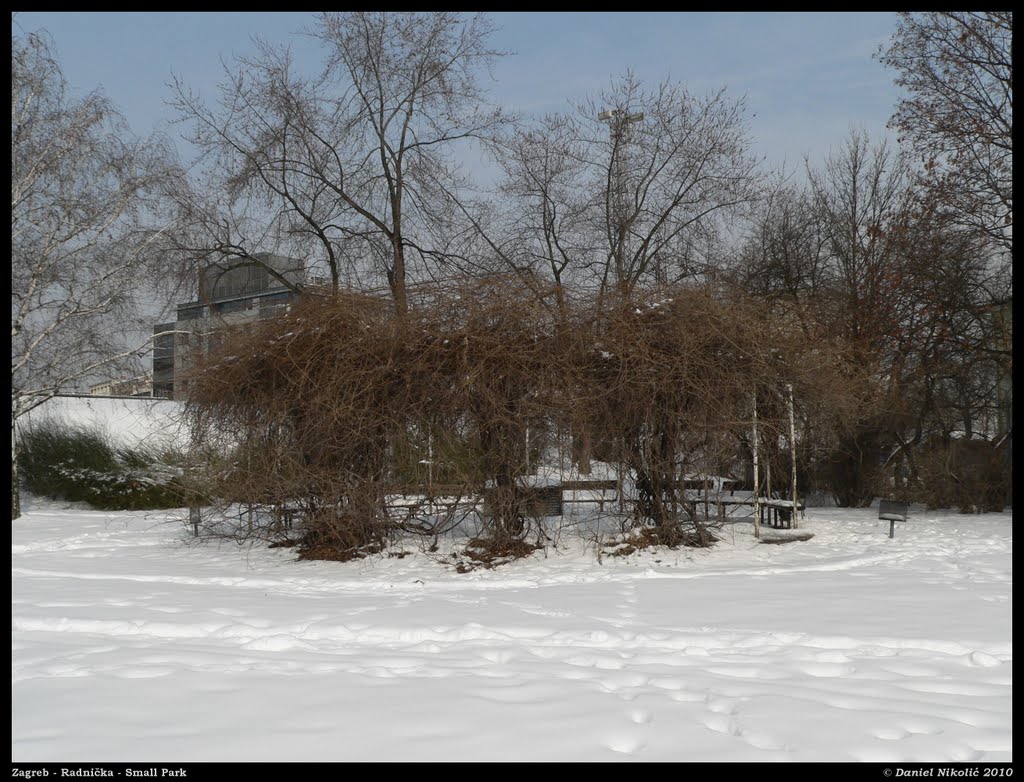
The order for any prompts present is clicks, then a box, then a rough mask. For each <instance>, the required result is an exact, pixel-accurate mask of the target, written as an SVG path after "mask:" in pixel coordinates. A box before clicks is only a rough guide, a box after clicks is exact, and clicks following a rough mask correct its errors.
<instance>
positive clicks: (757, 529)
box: [751, 391, 761, 538]
mask: <svg viewBox="0 0 1024 782" xmlns="http://www.w3.org/2000/svg"><path fill="white" fill-rule="evenodd" d="M751 450H752V451H753V453H754V537H755V538H760V537H761V500H760V493H761V491H760V483H759V480H758V479H759V477H760V476H759V475H758V471H757V467H758V465H757V392H756V391H755V392H754V431H753V437H752V440H751Z"/></svg>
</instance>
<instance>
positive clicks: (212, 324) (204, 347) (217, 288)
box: [153, 253, 306, 399]
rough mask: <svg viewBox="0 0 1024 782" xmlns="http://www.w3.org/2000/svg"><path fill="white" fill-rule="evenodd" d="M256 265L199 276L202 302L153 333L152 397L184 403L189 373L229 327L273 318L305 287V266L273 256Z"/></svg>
mask: <svg viewBox="0 0 1024 782" xmlns="http://www.w3.org/2000/svg"><path fill="white" fill-rule="evenodd" d="M252 257H253V259H254V260H252V261H249V262H243V261H236V262H231V263H216V264H211V265H209V266H207V267H205V268H204V269H203V270H202V271H201V272H200V274H199V285H198V290H199V298H198V300H196V301H190V302H185V303H183V304H179V305H178V308H177V319H176V320H175V321H174V322H173V323H162V324H160V325H158V326H156V327H155V328H154V329H153V396H157V397H163V398H165V399H181V398H184V396H186V395H187V393H188V373H189V370H190V369H191V367H192V366H193V365H194V364H195V362H196V361H197V360H198V359H199V358H200V357H201V356H203V355H205V354H206V353H207V352H208V351H210V350H211V349H212V348H214V347H216V345H217V344H218V341H219V338H220V337H219V332H220V331H221V329H223V328H224V327H225V326H230V325H237V324H240V323H245V322H247V321H252V320H261V319H264V318H269V317H272V316H273V315H275V314H277V313H279V312H281V311H282V310H283V309H284V308H285V307H287V306H288V303H289V302H291V301H293V300H294V299H295V297H296V296H297V293H296V288H299V287H301V285H302V284H303V283H304V281H305V275H306V271H305V265H304V264H303V262H302V261H301V260H298V259H296V258H288V257H285V256H282V255H274V254H272V253H257V254H254V255H253V256H252Z"/></svg>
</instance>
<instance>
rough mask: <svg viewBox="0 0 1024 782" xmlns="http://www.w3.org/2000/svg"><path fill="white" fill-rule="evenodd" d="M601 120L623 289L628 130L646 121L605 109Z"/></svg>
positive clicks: (613, 234)
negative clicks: (608, 144)
mask: <svg viewBox="0 0 1024 782" xmlns="http://www.w3.org/2000/svg"><path fill="white" fill-rule="evenodd" d="M597 118H598V120H600V121H601V122H607V123H608V127H609V130H610V131H611V139H612V161H611V169H610V171H609V182H608V201H609V203H608V205H607V212H608V224H609V239H610V245H611V250H612V257H613V259H614V262H615V274H616V278H617V282H618V283H619V285H620V287H621V286H624V285H625V283H626V279H625V277H626V265H625V253H626V229H627V227H628V226H627V222H628V220H627V218H626V155H625V146H626V143H625V142H626V129H627V128H628V126H629V125H631V124H633V123H634V122H640V121H641V120H642V119H643V118H644V114H643V112H642V111H637V112H629V111H627V110H626V109H606V110H605V111H602V112H600V113H599V114H598V115H597Z"/></svg>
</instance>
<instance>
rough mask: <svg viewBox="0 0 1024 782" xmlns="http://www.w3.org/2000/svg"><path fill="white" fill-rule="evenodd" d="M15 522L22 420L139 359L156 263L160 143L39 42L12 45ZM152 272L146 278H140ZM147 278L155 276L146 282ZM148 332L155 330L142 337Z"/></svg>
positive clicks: (21, 36) (15, 37) (35, 37)
mask: <svg viewBox="0 0 1024 782" xmlns="http://www.w3.org/2000/svg"><path fill="white" fill-rule="evenodd" d="M11 49H12V58H11V449H12V460H11V467H12V484H13V485H12V495H11V516H12V518H17V517H18V516H19V515H20V512H21V509H20V503H19V495H18V478H17V435H16V427H17V423H18V421H19V419H21V417H22V416H24V415H25V414H26V413H28V412H29V411H31V410H33V409H35V408H36V407H38V406H39V405H41V404H43V403H44V402H45V401H47V400H48V399H50V398H52V397H53V396H55V395H56V394H58V393H61V392H65V391H69V390H74V389H76V388H77V387H78V386H79V384H81V383H82V382H84V381H87V380H89V379H96V378H97V377H98V376H100V375H101V374H106V373H109V372H115V371H119V368H122V367H123V366H124V365H125V364H126V363H127V362H129V361H130V360H131V359H136V360H138V359H139V358H141V356H142V354H143V353H144V352H146V350H147V348H146V345H145V343H146V338H145V337H140V339H139V341H138V342H133V341H132V340H131V338H130V336H126V335H130V334H131V333H133V331H134V332H135V333H139V331H142V330H141V329H139V330H138V331H136V330H135V329H133V325H138V322H137V321H134V316H135V315H137V314H138V313H139V308H140V304H141V303H142V302H141V301H140V299H141V298H143V296H142V291H141V289H142V288H143V287H144V286H145V281H146V280H147V279H153V278H154V277H155V275H156V271H157V269H158V264H157V263H156V262H155V259H154V258H153V257H152V253H151V252H150V250H151V248H152V246H153V241H154V239H155V238H156V236H157V235H158V234H159V232H158V231H155V230H154V229H153V228H152V227H151V226H152V223H151V220H152V218H153V217H154V215H155V214H156V212H157V211H158V208H159V205H158V204H155V203H154V202H153V201H152V200H150V198H149V196H151V195H152V194H153V193H154V192H155V187H156V186H157V184H158V183H159V182H161V180H162V179H163V177H164V176H165V174H166V172H167V168H166V167H165V165H164V160H165V158H164V155H163V152H164V150H163V148H162V146H161V144H160V143H159V142H158V141H156V140H154V139H148V140H146V141H145V142H143V141H140V140H138V139H135V138H134V137H132V136H131V134H130V133H129V132H128V130H127V128H126V127H125V125H124V122H123V119H122V118H121V116H120V115H119V114H118V113H117V111H116V110H115V109H114V107H113V106H112V105H111V104H110V102H109V101H107V100H106V99H105V98H104V97H103V96H102V95H100V94H99V93H96V92H94V93H90V94H88V95H86V96H85V97H82V98H77V97H74V96H73V95H71V94H70V89H69V86H68V84H67V80H66V79H65V76H64V73H63V71H62V69H61V66H60V64H59V63H58V61H57V58H56V55H55V53H54V49H53V45H52V42H51V41H50V39H49V38H48V37H47V36H46V35H45V33H19V32H18V27H17V24H15V28H14V32H13V33H12V37H11ZM147 267H150V268H148V270H147ZM151 272H152V273H151ZM144 331H145V332H150V333H151V329H150V328H146V329H144Z"/></svg>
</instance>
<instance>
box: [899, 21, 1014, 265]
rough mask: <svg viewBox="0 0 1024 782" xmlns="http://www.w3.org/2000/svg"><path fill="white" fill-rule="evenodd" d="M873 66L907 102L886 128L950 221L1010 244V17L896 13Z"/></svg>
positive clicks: (1011, 175)
mask: <svg viewBox="0 0 1024 782" xmlns="http://www.w3.org/2000/svg"><path fill="white" fill-rule="evenodd" d="M901 16H902V18H901V20H900V23H899V26H898V27H897V29H896V32H895V34H894V35H893V38H892V41H891V42H890V44H889V45H888V47H883V48H882V49H881V50H880V52H879V59H880V60H881V61H882V62H883V63H884V64H885V65H887V66H889V67H891V68H893V69H895V70H896V72H897V77H896V84H897V85H899V86H900V87H903V88H904V89H906V90H907V91H908V92H909V93H910V95H909V97H907V98H904V99H903V100H901V101H900V103H899V105H898V107H897V110H896V113H895V114H894V115H893V118H892V120H891V122H890V126H891V127H894V128H896V129H898V130H899V131H900V133H902V134H903V139H904V140H905V141H906V142H907V143H908V144H909V145H910V146H911V147H912V148H913V149H914V150H915V152H917V153H919V154H920V156H921V157H922V159H923V160H924V162H925V164H926V167H927V168H928V170H929V171H930V178H931V182H932V185H933V187H935V189H936V190H937V191H938V193H939V194H940V195H941V196H942V201H944V202H945V203H947V204H948V205H949V206H951V207H952V208H953V210H954V213H955V214H956V215H957V217H958V219H959V220H960V221H961V222H963V223H964V224H966V225H969V226H971V227H973V228H976V229H980V230H981V231H983V232H984V233H985V234H987V235H988V236H989V237H990V238H991V239H992V240H994V241H995V242H997V243H998V244H999V245H1001V246H1002V247H1003V248H1005V249H1006V250H1009V249H1010V248H1011V245H1012V239H1013V170H1012V169H1013V51H1012V40H1013V13H1012V12H1010V11H984V12H982V11H932V12H927V13H904V14H902V15H901Z"/></svg>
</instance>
